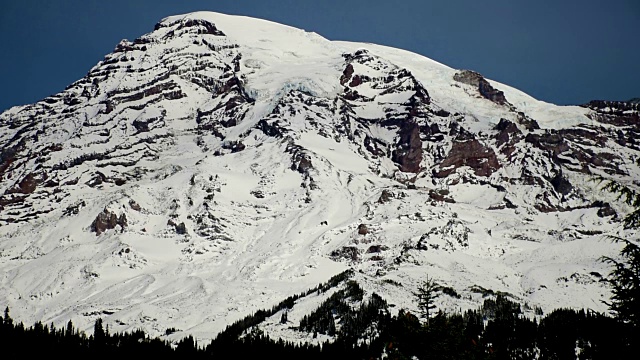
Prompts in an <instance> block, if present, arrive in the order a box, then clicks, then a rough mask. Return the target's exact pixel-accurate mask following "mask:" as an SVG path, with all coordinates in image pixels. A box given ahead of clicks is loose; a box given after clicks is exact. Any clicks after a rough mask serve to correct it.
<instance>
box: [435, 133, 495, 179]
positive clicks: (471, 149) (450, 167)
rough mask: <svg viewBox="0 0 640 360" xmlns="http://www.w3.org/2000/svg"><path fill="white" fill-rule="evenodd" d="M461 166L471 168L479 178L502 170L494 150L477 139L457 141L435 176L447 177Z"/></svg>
mask: <svg viewBox="0 0 640 360" xmlns="http://www.w3.org/2000/svg"><path fill="white" fill-rule="evenodd" d="M461 166H469V167H471V168H472V169H473V170H474V173H475V174H476V175H477V176H489V175H491V174H492V173H493V172H494V171H496V170H497V169H499V168H500V163H499V162H498V158H497V157H496V153H495V152H494V151H493V149H491V148H490V147H487V146H484V145H483V144H482V143H481V142H480V141H478V140H477V139H471V140H466V141H456V142H454V143H453V146H452V147H451V151H449V155H448V156H447V158H446V159H445V160H444V161H443V162H442V163H441V164H440V169H441V170H440V171H438V172H436V173H435V176H436V177H440V178H444V177H447V176H449V175H450V174H451V173H453V172H454V171H456V169H457V168H459V167H461Z"/></svg>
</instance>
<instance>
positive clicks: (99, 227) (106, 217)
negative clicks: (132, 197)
mask: <svg viewBox="0 0 640 360" xmlns="http://www.w3.org/2000/svg"><path fill="white" fill-rule="evenodd" d="M118 225H120V229H121V230H122V231H124V229H125V228H126V227H127V216H126V215H125V214H121V215H120V216H118V215H116V213H114V212H111V211H109V210H108V209H104V211H102V212H101V213H100V214H98V216H97V217H96V219H95V220H93V223H91V231H93V232H95V233H96V236H98V235H100V234H102V233H103V232H105V231H107V230H109V229H115V227H116V226H118Z"/></svg>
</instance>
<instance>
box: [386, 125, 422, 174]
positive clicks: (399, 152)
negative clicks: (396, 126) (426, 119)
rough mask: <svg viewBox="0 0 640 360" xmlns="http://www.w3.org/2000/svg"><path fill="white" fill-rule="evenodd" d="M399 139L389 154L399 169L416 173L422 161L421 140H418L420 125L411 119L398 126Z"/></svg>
mask: <svg viewBox="0 0 640 360" xmlns="http://www.w3.org/2000/svg"><path fill="white" fill-rule="evenodd" d="M399 135H400V139H399V140H398V144H397V147H396V150H394V151H393V153H392V155H391V160H393V161H394V162H395V163H397V164H398V165H399V167H400V170H401V171H404V172H411V173H418V172H420V163H421V162H422V140H420V127H419V126H418V124H417V123H415V122H413V121H408V122H406V125H404V126H403V127H401V128H400V131H399Z"/></svg>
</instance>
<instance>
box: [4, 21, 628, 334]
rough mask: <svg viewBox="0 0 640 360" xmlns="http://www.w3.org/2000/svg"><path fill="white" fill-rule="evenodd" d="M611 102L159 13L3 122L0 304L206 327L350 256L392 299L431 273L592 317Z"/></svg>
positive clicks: (601, 270)
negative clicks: (80, 73) (553, 96)
mask: <svg viewBox="0 0 640 360" xmlns="http://www.w3.org/2000/svg"><path fill="white" fill-rule="evenodd" d="M624 104H626V103H617V105H615V106H613V105H611V104H604V103H598V102H592V103H590V104H588V105H586V106H584V107H561V106H556V105H553V104H548V103H544V102H541V101H538V100H535V99H533V98H531V97H530V96H528V95H526V94H524V93H522V92H520V91H518V90H516V89H513V88H510V87H508V86H506V85H503V84H500V83H497V82H494V81H491V80H488V79H485V78H484V77H482V76H481V75H480V74H478V73H475V72H473V71H468V70H461V71H460V70H455V69H451V68H448V67H446V66H445V65H442V64H439V63H436V62H434V61H432V60H430V59H427V58H425V57H422V56H419V55H416V54H412V53H409V52H406V51H402V50H397V49H392V48H388V47H383V46H378V45H372V44H358V43H347V42H332V41H328V40H326V39H324V38H322V37H321V36H319V35H317V34H314V33H308V32H305V31H303V30H299V29H294V28H291V27H287V26H284V25H279V24H275V23H271V22H268V21H263V20H257V19H251V18H245V17H236V16H227V15H222V14H216V13H192V14H187V15H179V16H173V17H169V18H166V19H164V20H162V21H161V22H160V23H159V24H157V25H156V27H155V30H154V31H153V32H151V33H149V34H146V35H144V36H142V37H140V38H139V39H136V40H134V41H133V42H130V41H126V40H123V41H122V42H120V43H119V44H118V45H117V47H116V49H115V50H114V51H113V52H112V53H110V54H108V55H107V56H105V59H104V60H103V61H101V62H99V63H98V64H97V65H96V66H95V67H94V68H92V69H91V70H90V71H89V73H88V74H87V75H86V76H85V77H84V78H82V79H80V80H78V81H77V82H75V83H73V84H71V85H70V86H69V87H68V88H67V89H66V90H65V91H63V92H61V93H60V94H56V95H54V96H51V97H48V98H46V99H44V100H42V101H40V102H38V103H36V104H33V105H27V106H22V107H15V108H12V109H10V110H8V111H6V112H5V113H3V114H1V115H0V127H1V128H2V130H1V131H0V147H1V149H2V153H1V154H0V176H1V177H2V181H1V183H0V193H2V197H0V225H1V227H0V238H1V241H0V269H1V270H2V274H3V275H2V278H1V279H0V282H1V286H0V299H1V300H0V301H2V303H3V304H4V303H6V304H7V305H9V306H10V307H11V309H12V314H14V317H16V318H20V319H24V320H25V321H26V322H32V321H35V320H42V321H45V322H51V321H53V322H56V323H63V322H66V321H67V320H69V319H73V321H74V323H76V324H79V325H80V326H84V327H87V328H89V327H90V326H91V324H92V322H93V321H94V320H95V319H96V318H97V317H99V316H101V317H103V318H104V319H105V322H106V323H108V324H109V325H110V326H111V327H112V329H114V330H116V331H120V330H128V329H134V328H138V327H143V328H145V329H146V330H148V331H150V332H151V333H152V334H161V333H164V331H165V329H166V328H171V327H173V328H177V329H180V330H181V331H182V332H183V333H191V334H194V335H196V336H198V337H200V338H209V337H211V336H213V335H214V334H215V333H216V332H218V331H220V330H222V329H223V328H224V327H225V326H226V325H228V324H229V323H231V322H232V321H234V320H237V319H239V318H241V317H243V316H244V315H246V314H248V313H251V312H253V311H255V310H258V309H262V308H268V307H271V306H272V305H274V304H276V303H278V302H279V301H281V300H282V299H283V298H286V297H287V296H289V295H291V294H294V293H300V292H302V291H304V290H306V289H308V288H311V287H313V286H315V285H316V284H318V283H319V282H322V281H326V280H327V279H329V278H330V277H331V276H333V275H336V274H337V273H340V272H342V271H343V270H345V269H348V268H353V269H354V270H356V271H355V274H354V279H355V280H356V281H358V282H359V283H360V284H361V285H362V287H363V288H364V289H365V291H367V292H374V291H375V292H376V293H378V294H380V295H381V296H382V297H383V298H384V299H386V300H387V301H388V302H389V303H392V304H395V305H396V309H399V308H406V309H409V310H412V311H413V310H415V301H413V299H412V295H411V294H412V292H413V291H414V289H415V288H416V287H417V285H418V283H419V282H420V281H421V280H422V279H424V277H425V275H427V274H429V276H431V277H433V278H435V279H437V280H439V281H441V282H442V283H445V284H447V285H448V286H450V287H452V288H453V289H455V290H456V291H457V292H458V293H459V294H461V295H462V298H461V299H454V298H449V297H444V298H442V299H440V303H439V304H438V305H439V307H440V308H443V309H449V310H456V309H459V308H469V307H473V306H475V305H476V304H477V303H478V302H479V301H482V296H483V293H485V294H486V293H487V292H488V291H489V290H490V291H493V292H497V291H500V292H505V293H508V294H510V295H511V296H513V297H514V298H516V299H519V300H522V301H525V302H527V303H529V304H530V305H531V306H532V307H533V306H541V307H542V308H543V309H544V310H551V309H553V308H555V307H559V306H563V307H564V306H573V307H586V308H592V309H595V310H598V311H603V310H605V309H606V307H605V305H604V304H603V303H602V302H601V300H603V299H606V297H607V296H608V294H609V293H608V290H607V289H606V287H605V286H604V285H603V283H602V282H601V281H600V280H601V278H602V275H605V274H606V273H607V272H608V270H607V268H606V266H605V265H604V264H602V263H599V262H598V261H597V260H598V259H599V257H600V256H602V255H614V254H616V253H617V248H616V247H615V246H614V245H612V244H610V242H609V241H608V240H606V238H605V237H604V235H606V234H608V233H620V231H622V230H621V227H620V223H619V221H618V218H619V216H618V215H617V214H624V213H625V212H626V211H628V209H626V208H625V207H624V205H622V204H619V203H617V202H616V201H615V199H614V198H613V197H612V196H611V195H608V194H606V193H602V192H600V191H599V190H598V189H597V184H596V183H594V182H592V181H591V180H592V179H593V178H594V177H595V176H603V177H605V178H609V179H615V180H617V181H621V182H625V183H632V185H633V181H634V180H635V179H638V178H640V170H639V166H640V164H639V161H640V160H638V159H640V157H639V156H638V155H639V150H640V149H639V148H638V144H637V140H636V139H637V138H638V137H637V136H638V131H639V129H638V124H639V122H638V109H637V106H635V107H634V106H633V105H629V106H626V105H624ZM612 109H617V110H612ZM635 185H637V184H635ZM398 284H400V285H401V286H398ZM314 301H316V300H314ZM301 304H302V302H301ZM301 306H302V305H301ZM274 331H275V330H274ZM181 334H182V333H181V332H178V333H176V334H175V335H173V336H176V337H178V336H180V335H181ZM290 336H294V335H290Z"/></svg>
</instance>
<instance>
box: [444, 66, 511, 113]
mask: <svg viewBox="0 0 640 360" xmlns="http://www.w3.org/2000/svg"><path fill="white" fill-rule="evenodd" d="M453 80H455V81H458V82H461V83H463V84H467V85H471V86H473V87H475V88H477V89H478V92H479V93H480V95H482V97H484V98H485V99H488V100H491V101H493V102H494V103H496V104H498V105H507V104H509V102H508V101H507V98H505V96H504V93H503V92H502V91H500V90H498V89H496V88H494V87H493V86H491V84H489V82H488V81H487V80H486V79H485V78H484V77H483V76H482V75H480V74H479V73H477V72H475V71H471V70H462V71H460V72H457V73H456V74H455V75H453Z"/></svg>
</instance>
